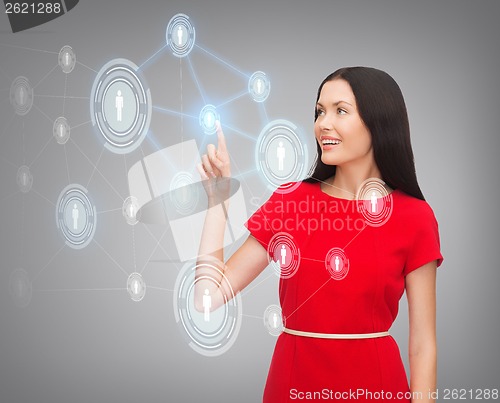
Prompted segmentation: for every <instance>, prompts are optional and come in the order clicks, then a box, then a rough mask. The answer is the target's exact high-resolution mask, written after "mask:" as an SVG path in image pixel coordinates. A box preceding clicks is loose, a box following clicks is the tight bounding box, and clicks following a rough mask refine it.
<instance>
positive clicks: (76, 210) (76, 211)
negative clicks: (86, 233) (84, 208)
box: [71, 203, 80, 230]
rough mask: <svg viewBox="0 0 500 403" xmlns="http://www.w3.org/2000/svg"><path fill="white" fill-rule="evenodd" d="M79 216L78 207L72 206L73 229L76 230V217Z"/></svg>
mask: <svg viewBox="0 0 500 403" xmlns="http://www.w3.org/2000/svg"><path fill="white" fill-rule="evenodd" d="M79 216H80V211H79V210H78V206H77V205H76V203H75V204H74V205H73V211H72V213H71V217H72V218H73V229H74V230H77V229H78V217H79Z"/></svg>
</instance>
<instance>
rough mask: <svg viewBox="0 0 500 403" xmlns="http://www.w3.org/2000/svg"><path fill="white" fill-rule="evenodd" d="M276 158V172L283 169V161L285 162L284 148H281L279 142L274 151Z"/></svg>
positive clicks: (281, 144)
mask: <svg viewBox="0 0 500 403" xmlns="http://www.w3.org/2000/svg"><path fill="white" fill-rule="evenodd" d="M276 157H277V158H278V170H279V171H283V169H284V164H283V162H284V160H285V147H283V142H282V141H280V142H279V145H278V147H277V149H276Z"/></svg>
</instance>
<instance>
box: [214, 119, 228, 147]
mask: <svg viewBox="0 0 500 403" xmlns="http://www.w3.org/2000/svg"><path fill="white" fill-rule="evenodd" d="M215 125H216V131H217V139H218V148H219V149H220V150H221V151H227V147H226V138H225V137H224V132H223V131H222V127H221V124H220V121H217V122H215Z"/></svg>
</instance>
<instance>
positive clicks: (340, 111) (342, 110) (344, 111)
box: [337, 108, 347, 115]
mask: <svg viewBox="0 0 500 403" xmlns="http://www.w3.org/2000/svg"><path fill="white" fill-rule="evenodd" d="M337 113H338V114H339V115H345V114H346V113H347V111H346V110H345V109H342V108H338V109H337Z"/></svg>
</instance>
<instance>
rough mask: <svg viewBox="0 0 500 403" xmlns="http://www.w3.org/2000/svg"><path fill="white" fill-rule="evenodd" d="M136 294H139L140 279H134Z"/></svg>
mask: <svg viewBox="0 0 500 403" xmlns="http://www.w3.org/2000/svg"><path fill="white" fill-rule="evenodd" d="M134 294H135V295H137V294H139V280H135V281H134Z"/></svg>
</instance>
